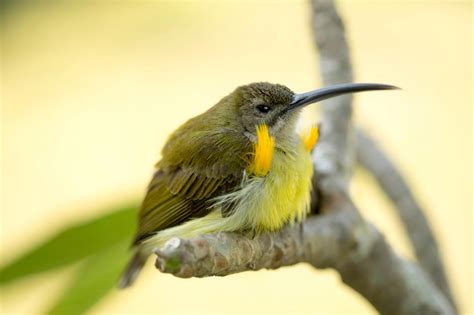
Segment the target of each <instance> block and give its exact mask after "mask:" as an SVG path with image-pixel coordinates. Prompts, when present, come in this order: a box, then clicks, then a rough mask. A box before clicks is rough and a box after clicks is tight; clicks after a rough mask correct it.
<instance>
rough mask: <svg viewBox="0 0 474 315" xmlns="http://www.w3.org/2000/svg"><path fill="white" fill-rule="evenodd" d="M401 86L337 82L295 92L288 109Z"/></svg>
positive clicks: (395, 88)
mask: <svg viewBox="0 0 474 315" xmlns="http://www.w3.org/2000/svg"><path fill="white" fill-rule="evenodd" d="M399 89H400V88H398V87H396V86H393V85H388V84H378V83H344V84H337V85H332V86H328V87H324V88H321V89H317V90H314V91H310V92H306V93H301V94H295V95H294V96H293V100H292V101H291V103H290V104H289V105H288V110H293V109H296V108H300V107H303V106H306V105H309V104H312V103H316V102H320V101H322V100H325V99H328V98H331V97H335V96H339V95H343V94H349V93H357V92H365V91H381V90H399Z"/></svg>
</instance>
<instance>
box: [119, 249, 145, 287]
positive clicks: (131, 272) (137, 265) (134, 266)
mask: <svg viewBox="0 0 474 315" xmlns="http://www.w3.org/2000/svg"><path fill="white" fill-rule="evenodd" d="M147 258H148V256H146V255H143V253H140V251H137V252H136V253H135V255H134V256H133V257H132V259H131V260H130V262H129V263H128V265H127V267H126V268H125V270H124V272H123V273H122V277H121V278H120V281H119V284H118V287H119V288H120V289H125V288H127V287H129V286H131V285H132V284H133V282H135V280H136V279H137V276H138V274H139V273H140V271H141V270H142V268H143V265H145V262H146V260H147Z"/></svg>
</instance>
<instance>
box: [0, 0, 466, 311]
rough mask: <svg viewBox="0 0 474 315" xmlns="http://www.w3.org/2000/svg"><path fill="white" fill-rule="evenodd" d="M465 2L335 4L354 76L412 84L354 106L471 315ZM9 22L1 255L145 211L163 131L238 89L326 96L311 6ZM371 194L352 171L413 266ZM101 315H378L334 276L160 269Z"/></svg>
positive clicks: (55, 288)
mask: <svg viewBox="0 0 474 315" xmlns="http://www.w3.org/2000/svg"><path fill="white" fill-rule="evenodd" d="M471 6H472V5H471V3H470V2H434V1H431V2H426V1H425V2H417V3H413V2H411V1H398V2H397V1H395V2H382V1H379V2H376V1H373V2H369V1H341V2H340V9H341V12H342V14H343V16H344V18H345V21H346V26H347V30H348V36H349V40H350V44H351V47H352V57H353V62H354V68H355V74H356V80H357V81H359V82H381V83H390V84H395V85H398V86H401V87H402V88H403V89H404V90H403V91H401V92H397V93H395V92H384V93H366V94H363V95H358V96H357V97H356V98H355V100H356V104H355V110H356V117H355V119H356V121H357V123H358V124H359V125H362V126H365V127H366V128H367V129H369V130H370V131H372V133H373V135H374V136H375V137H376V138H377V139H378V140H379V141H380V142H381V144H382V145H383V147H384V148H385V149H386V151H387V152H389V153H390V154H391V156H392V158H393V160H394V161H395V162H396V164H397V165H398V166H399V167H400V168H401V170H402V172H403V174H404V175H406V178H407V179H408V181H409V183H410V184H411V186H412V187H413V189H414V192H415V194H416V196H417V197H418V199H419V201H420V203H421V204H422V205H423V206H424V207H425V208H426V209H427V212H428V216H429V218H430V221H431V222H432V224H433V227H434V229H435V231H436V233H437V236H438V239H439V243H440V245H441V250H442V253H443V256H444V258H445V260H446V264H447V268H448V274H449V277H450V279H451V280H452V284H453V287H454V293H455V296H456V298H457V300H458V302H459V304H460V306H461V309H462V311H463V313H465V314H467V313H469V312H472V311H473V306H472V300H473V297H472V290H473V287H472V278H473V273H472V265H473V262H472V245H473V242H472V232H471V231H472V228H473V225H472V210H473V209H472V7H471ZM3 14H4V15H3V16H2V43H1V45H2V69H1V87H2V98H1V101H2V111H1V113H2V154H1V158H2V183H1V184H2V210H1V220H2V221H1V236H2V240H1V241H2V242H1V245H2V248H1V257H2V261H5V260H7V259H10V258H11V257H12V256H11V255H12V254H17V253H20V252H21V251H22V250H24V249H26V248H28V247H29V246H30V245H31V244H33V243H35V242H38V241H39V240H41V239H43V238H44V237H47V236H48V235H51V233H53V232H54V231H55V230H56V229H59V228H60V227H62V226H63V225H65V224H66V223H68V222H74V221H76V220H77V219H80V218H86V217H89V216H91V215H95V214H97V212H98V211H99V210H98V209H101V208H103V207H107V206H110V205H114V204H118V203H119V202H124V201H128V200H130V199H132V200H133V199H135V200H138V199H139V198H140V196H141V195H142V194H143V191H144V189H145V187H146V185H147V181H148V180H149V177H150V175H151V172H152V166H153V164H154V162H155V161H156V160H157V159H158V158H159V152H160V148H161V147H162V145H163V144H164V141H165V140H166V137H167V135H168V134H169V133H170V132H171V131H172V130H173V129H174V128H176V127H177V126H178V125H179V124H181V123H183V122H184V121H185V120H186V119H188V118H190V117H192V116H194V115H196V114H198V113H200V112H202V111H204V110H205V109H207V108H208V107H210V106H211V105H213V104H214V103H215V102H217V101H218V100H219V99H220V98H221V97H223V96H224V95H226V94H228V93H229V92H231V91H232V90H233V89H234V88H235V87H236V86H238V85H241V84H245V83H250V82H254V81H270V82H278V83H282V84H285V85H288V86H289V87H290V88H291V89H293V90H294V91H296V92H303V91H307V90H309V89H313V88H315V87H318V86H319V85H320V83H319V82H320V81H319V73H318V65H317V59H316V52H315V49H314V47H313V40H312V33H311V31H310V7H309V4H308V3H307V2H306V1H289V0H288V1H240V2H237V1H201V2H185V1H182V2H171V1H169V2H167V1H132V0H129V1H96V2H95V1H87V2H82V1H71V2H69V1H50V2H45V3H44V4H40V2H39V1H38V2H30V3H29V4H28V3H24V4H17V3H16V4H13V5H11V6H10V7H8V8H7V11H5V12H3ZM316 107H317V106H313V109H309V110H307V111H306V112H305V121H306V123H311V122H314V121H315V120H316V119H317V118H316V116H315V115H314V109H315V108H316ZM374 187H375V186H374V183H373V181H372V179H371V178H370V177H369V176H368V175H367V174H365V173H363V172H360V171H357V172H356V177H355V181H354V185H353V195H354V198H355V199H356V201H357V203H358V205H359V206H360V208H361V209H362V211H363V212H364V214H365V216H366V217H367V218H368V219H369V220H370V221H372V222H374V223H375V224H376V225H377V226H378V227H379V228H380V229H381V230H382V231H383V232H384V233H385V235H386V237H387V238H388V240H389V241H390V242H391V243H392V245H393V246H394V247H395V248H396V250H397V251H398V252H400V253H401V254H403V255H404V256H407V257H412V253H411V251H410V249H409V246H408V242H407V240H406V237H405V236H404V235H403V233H402V229H401V228H400V227H399V225H398V221H397V218H396V216H395V215H394V214H393V212H392V211H393V209H392V208H391V206H390V204H389V203H388V201H387V200H386V198H385V197H383V196H382V195H381V194H380V191H378V190H377V189H376V188H374ZM91 241H93V239H91ZM70 276H71V268H67V269H66V270H64V271H62V272H61V273H59V274H54V275H51V274H45V275H40V276H36V277H34V278H33V279H29V280H23V281H21V282H19V283H18V284H15V285H13V286H9V287H8V288H7V289H6V290H3V291H2V292H1V293H2V301H1V302H2V305H1V307H2V308H1V310H2V312H4V313H19V312H27V313H36V312H38V311H40V310H41V309H44V307H45V306H47V305H49V304H48V303H49V302H50V298H51V297H53V296H55V295H56V294H57V293H58V292H59V291H60V290H61V288H62V287H64V286H65V284H66V280H67V279H69V278H70ZM93 311H94V312H95V313H103V314H105V313H117V312H120V313H143V312H225V311H227V312H228V311H232V312H269V313H276V312H311V313H315V312H342V313H367V312H371V313H374V312H375V310H374V309H373V308H372V307H371V306H370V305H369V304H368V303H367V302H365V301H364V299H363V298H361V297H360V296H359V295H358V294H356V293H354V292H353V291H352V290H351V289H349V288H347V287H346V286H344V285H342V284H341V282H340V279H339V277H338V275H337V274H336V273H335V272H333V271H331V270H323V271H322V270H314V269H312V268H310V267H308V266H306V265H298V266H294V267H290V268H283V269H281V270H278V271H260V272H248V273H242V274H238V275H233V276H229V277H226V278H208V279H190V280H182V279H177V278H173V277H171V276H169V275H162V274H159V273H158V272H157V271H155V270H154V268H153V264H152V263H151V261H150V263H149V264H148V266H147V268H146V270H145V272H144V274H143V275H142V277H141V278H140V281H139V282H138V283H137V284H136V285H135V286H134V287H133V288H132V289H130V290H126V291H123V292H118V293H114V294H112V295H109V296H108V297H107V298H106V299H104V300H102V301H101V302H100V303H99V304H98V305H97V306H96V307H95V308H94V310H93Z"/></svg>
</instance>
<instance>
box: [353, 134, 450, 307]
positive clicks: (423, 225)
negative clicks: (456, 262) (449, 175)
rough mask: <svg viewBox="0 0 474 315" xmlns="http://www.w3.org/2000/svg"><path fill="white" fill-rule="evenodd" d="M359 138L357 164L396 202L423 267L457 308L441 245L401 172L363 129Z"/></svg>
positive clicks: (398, 212) (401, 219) (399, 214)
mask: <svg viewBox="0 0 474 315" xmlns="http://www.w3.org/2000/svg"><path fill="white" fill-rule="evenodd" d="M356 135H357V146H356V150H357V160H358V163H359V164H360V165H361V166H362V167H364V168H365V169H367V170H368V171H369V172H370V173H371V174H372V175H373V176H374V178H375V179H376V180H377V182H378V184H379V185H380V187H381V188H382V190H383V191H384V192H385V193H386V194H387V196H388V197H389V198H390V200H391V201H392V202H393V204H394V205H395V207H396V209H397V210H398V211H397V214H398V216H399V218H400V221H401V222H402V223H403V226H404V227H405V231H406V233H407V234H408V236H409V238H410V241H411V244H412V245H413V247H414V249H415V253H416V257H417V259H418V261H419V263H420V265H421V267H422V268H423V269H424V270H425V271H426V272H427V274H428V275H429V276H430V277H431V280H432V281H433V282H434V283H435V284H436V285H437V286H438V288H439V289H440V290H441V292H443V294H444V295H445V296H446V297H447V298H448V300H449V301H450V303H451V304H452V305H453V308H455V307H456V304H455V302H454V298H453V295H452V293H451V289H450V287H449V283H448V280H447V277H446V273H445V268H444V264H443V260H442V258H441V255H440V253H439V249H438V244H437V242H436V239H435V237H434V234H433V231H432V230H431V227H430V224H429V222H428V219H427V218H426V216H425V215H424V211H423V209H422V208H421V207H420V206H419V205H418V203H417V202H416V200H415V198H414V197H413V194H412V193H411V191H410V188H409V187H408V184H407V183H406V181H405V180H404V179H403V177H402V176H401V174H400V172H399V171H398V170H397V168H396V167H395V165H393V163H392V162H391V161H390V160H389V159H388V157H387V156H386V155H385V154H384V152H383V151H382V150H381V149H380V148H379V147H378V146H377V144H376V143H375V142H374V140H373V139H371V138H370V136H369V135H368V134H367V133H365V132H364V131H363V130H360V129H359V130H357V133H356Z"/></svg>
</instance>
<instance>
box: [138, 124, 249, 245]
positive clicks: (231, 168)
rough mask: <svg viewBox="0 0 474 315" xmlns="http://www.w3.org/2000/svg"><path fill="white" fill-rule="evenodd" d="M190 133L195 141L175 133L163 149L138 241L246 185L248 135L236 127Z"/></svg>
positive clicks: (141, 218)
mask: <svg viewBox="0 0 474 315" xmlns="http://www.w3.org/2000/svg"><path fill="white" fill-rule="evenodd" d="M187 136H189V137H190V138H191V140H192V141H189V139H188V141H184V140H185V139H181V141H177V140H180V139H179V138H180V137H177V138H176V137H175V138H173V136H172V137H171V138H170V141H168V143H167V145H166V146H165V148H164V150H163V158H162V160H161V161H160V162H159V163H158V164H157V168H158V169H157V171H156V173H155V175H154V176H153V179H152V180H151V182H150V185H149V187H148V192H147V194H146V196H145V199H144V201H143V204H142V207H141V210H140V213H139V224H138V230H137V234H136V237H135V241H134V244H138V243H140V242H141V241H142V240H143V239H145V238H147V237H149V236H151V235H152V234H153V233H154V232H156V231H159V230H163V229H166V228H169V227H173V226H176V225H179V224H181V223H183V222H185V221H187V220H189V219H192V218H197V217H202V216H205V215H206V214H208V213H209V211H210V210H209V206H210V205H211V204H210V203H209V202H208V201H209V199H212V198H214V197H216V196H218V195H220V194H222V193H225V192H228V191H231V190H233V189H235V187H237V186H238V185H240V181H241V178H242V174H243V170H244V169H245V165H246V163H245V154H246V152H248V150H249V148H250V143H249V142H248V140H245V139H244V138H242V136H241V135H239V134H235V133H229V134H226V133H219V132H216V133H213V134H207V135H204V134H193V135H190V134H188V135H187ZM229 137H230V138H229ZM232 137H236V138H232ZM233 140H237V142H236V141H233Z"/></svg>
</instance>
